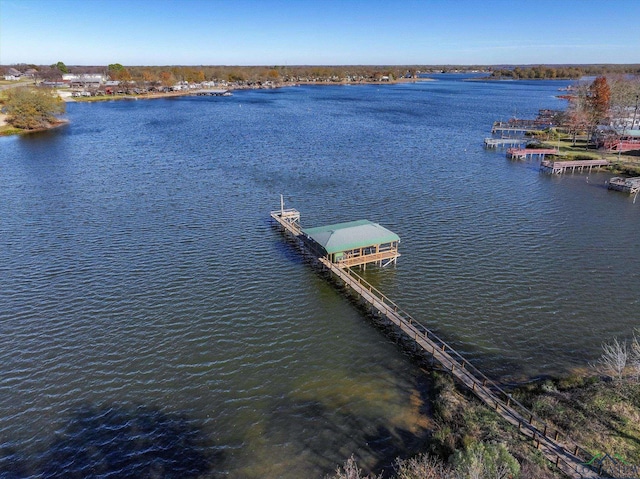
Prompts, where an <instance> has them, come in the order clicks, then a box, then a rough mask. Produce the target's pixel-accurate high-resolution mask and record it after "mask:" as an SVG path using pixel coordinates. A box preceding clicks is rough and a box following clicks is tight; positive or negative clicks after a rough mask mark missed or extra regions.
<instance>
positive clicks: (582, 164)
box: [540, 160, 609, 175]
mask: <svg viewBox="0 0 640 479" xmlns="http://www.w3.org/2000/svg"><path fill="white" fill-rule="evenodd" d="M605 166H609V162H608V161H607V160H575V161H549V160H543V161H542V162H541V163H540V171H542V172H543V173H548V174H550V175H562V174H563V173H566V172H567V171H568V170H571V173H575V172H576V171H578V172H579V173H582V172H583V171H584V170H587V171H588V172H591V170H592V169H593V168H596V169H598V168H603V167H605Z"/></svg>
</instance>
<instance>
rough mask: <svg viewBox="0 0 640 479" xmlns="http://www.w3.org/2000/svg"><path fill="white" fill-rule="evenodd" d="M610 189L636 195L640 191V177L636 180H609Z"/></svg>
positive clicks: (616, 178) (617, 178)
mask: <svg viewBox="0 0 640 479" xmlns="http://www.w3.org/2000/svg"><path fill="white" fill-rule="evenodd" d="M608 188H609V189H610V190H617V191H622V192H623V193H629V194H630V195H635V194H636V193H638V191H640V176H638V177H636V178H620V177H615V178H611V179H610V180H609V185H608Z"/></svg>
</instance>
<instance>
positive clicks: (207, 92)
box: [191, 88, 233, 96]
mask: <svg viewBox="0 0 640 479" xmlns="http://www.w3.org/2000/svg"><path fill="white" fill-rule="evenodd" d="M191 94H192V95H195V96H231V95H233V93H231V92H230V91H229V90H224V89H222V88H205V89H202V90H194V91H193V92H192V93H191Z"/></svg>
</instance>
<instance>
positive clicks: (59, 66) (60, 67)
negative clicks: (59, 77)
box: [51, 62, 69, 73]
mask: <svg viewBox="0 0 640 479" xmlns="http://www.w3.org/2000/svg"><path fill="white" fill-rule="evenodd" d="M51 68H55V69H57V70H58V71H59V72H60V73H69V69H68V68H67V65H65V64H64V63H62V62H58V63H54V64H53V65H51Z"/></svg>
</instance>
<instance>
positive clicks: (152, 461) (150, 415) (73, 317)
mask: <svg viewBox="0 0 640 479" xmlns="http://www.w3.org/2000/svg"><path fill="white" fill-rule="evenodd" d="M460 80H461V77H459V76H438V77H437V81H433V82H421V83H416V84H407V85H386V86H341V87H297V88H286V89H280V90H271V91H242V92H237V93H235V95H234V96H232V97H227V98H200V97H197V98H196V97H194V98H190V97H184V98H177V99H166V100H154V101H120V102H109V103H99V104H81V103H78V104H69V105H68V108H67V117H68V118H69V120H70V122H71V123H70V124H69V125H68V126H66V127H63V128H61V129H59V130H56V131H52V132H48V133H45V134H38V135H32V136H26V137H21V138H2V139H0V441H1V444H2V446H1V449H0V474H3V473H4V474H5V475H6V476H7V477H63V476H66V477H69V476H72V475H73V474H75V475H76V476H75V477H140V476H144V475H147V476H152V475H153V474H156V475H160V476H162V474H164V475H166V476H168V477H198V476H202V477H218V476H224V477H228V478H249V479H251V478H264V477H274V478H275V477H283V478H300V477H322V476H323V475H324V474H325V473H328V472H331V471H332V470H334V469H335V466H336V464H338V463H342V462H343V461H344V459H346V458H347V457H349V456H350V455H351V454H352V453H355V454H356V456H357V457H358V458H359V459H360V460H361V464H362V465H364V466H366V467H371V468H376V467H379V466H380V465H382V464H385V463H388V462H389V461H390V460H392V459H393V458H394V457H396V456H397V455H399V454H402V453H410V452H411V451H415V450H416V449H417V448H419V447H420V445H421V443H422V441H423V439H424V437H425V434H426V431H427V430H428V427H429V422H428V418H427V415H426V411H425V407H426V405H425V402H424V397H425V394H426V392H425V373H424V372H423V371H422V370H420V369H419V367H418V365H416V364H415V363H414V362H413V361H412V359H411V358H410V357H409V356H408V355H406V354H405V353H403V351H402V350H401V349H400V348H399V347H398V345H397V344H396V343H395V342H394V341H393V339H392V338H389V337H387V336H385V335H384V334H383V333H382V332H381V331H379V330H378V329H376V328H375V327H373V326H372V325H371V323H370V322H369V320H368V319H367V318H366V317H365V316H363V314H362V313H361V312H360V311H359V310H358V309H356V308H355V307H354V305H353V304H352V303H351V302H350V301H349V300H348V299H345V298H344V297H343V296H342V295H341V294H340V293H339V292H338V291H337V290H335V289H334V288H333V287H332V286H330V285H329V284H328V283H326V282H325V280H323V279H322V278H321V277H319V276H318V275H317V274H316V273H314V271H313V270H312V269H311V268H309V266H308V265H307V264H305V263H304V261H303V260H302V258H301V257H300V256H299V255H298V254H297V252H296V251H295V250H294V249H293V248H292V247H291V246H290V245H289V244H288V243H286V242H285V241H284V240H283V238H282V236H281V234H280V233H278V231H277V230H275V229H274V228H273V227H272V226H271V225H270V223H269V221H268V213H269V211H270V210H272V209H277V208H278V207H279V195H280V194H281V193H283V194H284V195H285V201H286V204H287V206H290V207H295V208H297V209H298V210H300V211H301V212H302V224H303V226H319V225H322V224H327V223H336V222H341V221H349V220H353V219H361V218H366V219H369V220H372V221H376V222H379V223H381V224H383V225H384V226H386V227H388V228H389V229H391V230H393V231H394V232H396V233H398V234H399V235H400V237H401V238H402V243H401V253H402V257H401V258H400V259H399V262H398V265H397V267H396V268H387V269H384V270H376V269H373V268H372V269H369V270H367V272H366V277H367V278H368V279H369V280H370V281H371V282H373V283H374V284H375V285H377V286H378V287H379V288H380V289H381V290H382V291H383V292H385V293H386V294H387V295H388V296H390V297H391V298H393V299H394V300H396V301H397V302H398V303H399V304H400V305H401V306H402V307H403V308H404V309H405V310H406V311H408V312H409V313H411V314H412V315H413V316H414V317H416V318H417V319H419V320H422V321H424V322H425V323H426V324H427V325H429V326H430V327H431V328H432V329H434V330H436V331H437V332H439V333H440V334H441V335H442V337H443V338H445V339H446V340H449V341H450V342H451V343H452V344H453V345H455V346H456V347H458V348H459V349H460V350H461V351H462V352H463V354H465V355H466V356H467V357H468V358H469V359H470V360H472V361H473V362H475V363H476V364H477V365H478V366H479V367H481V368H482V369H483V370H485V371H486V372H487V373H488V374H490V375H492V376H494V377H498V378H502V379H506V380H519V379H522V378H526V377H531V376H536V375H542V374H557V373H566V372H569V371H571V370H572V369H574V368H581V367H584V366H586V365H587V363H588V362H589V361H593V360H594V359H595V358H596V357H597V356H598V355H599V349H600V345H601V343H602V342H603V341H605V340H609V339H610V338H612V337H614V336H618V337H629V336H630V335H631V333H632V331H633V328H634V327H636V326H638V324H639V320H640V302H639V300H640V248H639V247H638V244H639V243H640V235H639V233H640V228H639V225H640V202H638V203H637V204H634V203H633V198H630V197H628V196H626V195H623V194H620V193H616V192H610V191H608V190H607V189H606V187H605V186H604V182H605V181H606V179H607V178H608V176H607V175H605V174H592V175H589V177H588V179H587V177H586V175H573V176H572V175H568V176H563V177H554V178H552V177H549V176H545V175H541V174H540V173H539V172H538V164H537V163H535V162H511V161H508V160H506V159H505V154H504V151H500V150H499V151H487V150H484V149H483V147H482V140H483V138H484V137H485V136H489V133H490V129H491V124H492V122H493V121H494V120H499V119H502V120H506V119H508V118H509V117H511V116H513V115H514V114H516V115H517V116H518V117H533V116H534V115H535V113H536V112H537V110H538V109H539V108H563V107H564V103H563V102H562V101H561V100H558V99H556V98H555V95H556V94H557V93H558V92H557V89H558V88H560V87H562V86H565V85H566V84H567V83H566V82H545V81H536V82H524V81H523V82H464V81H460ZM168 471H173V473H174V475H169V474H168ZM11 474H13V475H11ZM3 477H4V476H3Z"/></svg>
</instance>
